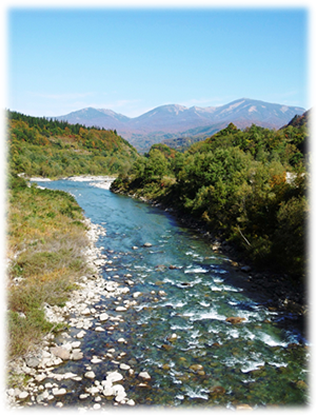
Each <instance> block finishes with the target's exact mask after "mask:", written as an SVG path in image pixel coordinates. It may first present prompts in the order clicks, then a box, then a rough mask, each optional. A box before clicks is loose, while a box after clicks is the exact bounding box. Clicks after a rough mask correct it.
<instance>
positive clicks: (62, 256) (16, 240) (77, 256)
mask: <svg viewBox="0 0 316 415" xmlns="http://www.w3.org/2000/svg"><path fill="white" fill-rule="evenodd" d="M8 187H9V189H8V193H7V209H8V217H7V235H8V236H7V256H8V261H9V265H8V272H7V286H8V287H7V308H8V311H7V313H8V320H7V321H8V345H7V346H8V348H7V354H8V358H9V359H11V358H14V357H17V356H21V355H24V354H26V353H27V352H28V351H30V350H31V349H32V348H33V347H34V346H36V344H37V343H38V342H40V341H41V339H42V338H43V335H44V334H45V333H48V332H49V331H56V330H58V329H59V327H58V326H54V325H53V324H51V323H49V322H47V321H46V320H45V313H44V309H43V305H44V303H48V304H50V305H62V304H64V303H65V301H66V300H67V298H68V295H69V292H70V291H71V290H72V289H73V288H74V287H76V285H75V282H76V279H77V278H78V277H79V276H80V275H83V274H84V272H85V271H86V267H87V265H86V263H85V260H84V255H83V251H84V249H85V248H86V246H87V245H88V238H87V236H86V227H85V225H84V223H83V219H84V217H83V214H82V210H81V208H80V207H79V206H78V204H77V202H76V201H75V199H74V198H73V197H72V196H71V195H69V194H67V193H65V192H61V191H51V190H47V189H45V190H43V189H38V188H37V187H36V186H34V185H33V186H31V187H28V186H27V183H26V181H24V180H23V179H21V178H19V177H18V176H16V175H11V176H10V178H9V186H8Z"/></svg>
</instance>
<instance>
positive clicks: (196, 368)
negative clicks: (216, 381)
mask: <svg viewBox="0 0 316 415" xmlns="http://www.w3.org/2000/svg"><path fill="white" fill-rule="evenodd" d="M189 369H190V370H192V371H193V372H199V371H201V370H203V366H202V365H199V364H195V365H191V366H190V367H189Z"/></svg>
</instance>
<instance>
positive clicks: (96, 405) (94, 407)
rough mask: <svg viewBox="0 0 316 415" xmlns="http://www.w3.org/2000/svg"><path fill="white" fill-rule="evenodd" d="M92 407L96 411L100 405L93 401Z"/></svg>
mask: <svg viewBox="0 0 316 415" xmlns="http://www.w3.org/2000/svg"><path fill="white" fill-rule="evenodd" d="M93 409H95V410H96V411H98V410H99V409H101V405H100V404H99V403H95V404H94V405H93Z"/></svg>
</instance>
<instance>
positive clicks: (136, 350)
mask: <svg viewBox="0 0 316 415" xmlns="http://www.w3.org/2000/svg"><path fill="white" fill-rule="evenodd" d="M41 185H42V183H41ZM45 187H48V188H52V189H59V190H65V191H68V192H70V193H71V194H73V195H74V196H75V197H76V199H77V201H78V203H79V204H80V206H81V207H82V208H83V209H84V211H85V215H86V216H87V217H88V218H90V219H91V220H92V222H93V223H97V224H100V225H102V226H104V228H105V229H106V232H107V234H106V236H102V237H101V238H100V239H99V241H98V243H97V244H98V246H99V247H100V246H102V247H103V248H102V249H103V252H104V253H105V254H106V255H107V257H108V259H109V260H111V261H112V264H111V265H109V264H107V265H105V267H104V269H103V275H104V278H106V279H108V278H112V277H114V276H117V275H118V276H119V279H116V281H118V282H119V283H121V284H122V285H124V284H126V280H127V279H128V280H132V281H133V283H134V285H133V286H132V287H130V298H129V297H126V296H125V297H124V299H125V298H128V299H131V300H133V293H135V292H141V293H142V295H140V296H139V297H138V298H137V300H136V301H137V304H136V305H135V306H134V307H130V308H129V309H128V310H127V311H125V312H124V313H117V314H120V315H121V316H122V317H123V319H124V323H123V322H120V323H119V324H118V325H117V327H116V329H115V330H112V331H109V330H106V331H105V332H102V333H99V332H98V333H97V332H95V331H91V332H90V333H89V335H87V336H85V338H84V340H83V351H84V354H85V359H83V360H82V361H80V362H69V363H67V364H65V365H64V367H62V368H61V369H60V370H69V369H71V370H72V371H76V370H77V372H78V371H79V370H81V371H83V370H84V366H85V365H87V364H88V363H89V360H87V359H89V357H90V358H91V356H92V355H97V356H98V355H99V356H103V355H104V354H105V353H106V352H107V351H108V350H109V349H111V348H115V350H116V352H115V353H116V355H119V354H120V353H123V355H124V353H126V355H124V360H120V362H122V361H124V362H126V363H127V364H129V365H131V366H132V367H133V369H134V370H135V373H139V372H140V371H143V370H146V371H148V373H150V375H151V376H152V379H151V381H150V382H149V384H150V388H141V387H139V381H137V379H136V378H133V377H132V376H131V377H129V376H126V380H125V382H124V387H125V389H126V391H127V393H128V396H129V397H131V398H133V399H134V400H135V401H136V403H138V404H146V405H165V406H171V407H173V406H178V405H186V406H189V405H192V406H193V405H194V406H196V405H208V406H225V407H228V408H229V407H235V406H236V405H239V404H248V405H251V406H266V405H267V406H268V405H275V404H276V405H295V406H296V405H302V404H306V399H307V398H306V395H307V391H306V382H307V379H306V377H307V369H308V368H307V366H306V365H307V363H306V359H307V355H308V349H307V347H306V345H304V339H303V338H302V336H301V334H300V332H299V330H298V329H297V326H296V324H295V319H294V318H293V316H291V315H289V316H287V317H289V318H288V321H290V322H291V321H293V323H289V325H288V326H287V327H286V329H285V328H284V327H280V326H279V325H278V323H277V322H278V320H279V319H280V317H284V315H280V314H279V313H278V312H277V311H274V310H271V309H269V307H268V305H269V303H268V301H266V300H265V299H262V301H258V297H257V298H254V297H253V296H251V294H249V293H248V294H247V293H246V291H245V289H244V288H242V287H243V286H244V284H240V282H241V281H242V280H245V279H246V278H247V276H246V275H245V274H243V275H242V276H241V275H239V274H238V273H237V272H236V270H235V269H234V268H233V267H232V266H231V265H230V262H229V259H228V258H226V257H225V256H223V255H220V254H216V253H214V252H213V251H212V250H211V248H210V246H209V245H208V244H207V242H206V241H205V240H203V238H202V237H201V236H200V235H199V234H197V233H196V232H194V231H192V230H189V229H186V228H184V227H181V226H179V224H178V223H177V221H176V220H175V219H174V218H173V217H172V216H171V215H170V214H168V213H167V212H164V211H161V210H159V209H157V208H153V207H151V206H149V205H147V204H144V203H141V202H138V201H135V200H133V199H131V198H127V197H124V196H118V195H115V194H112V193H111V192H110V191H109V190H104V189H100V188H96V187H94V186H91V183H89V182H72V181H68V180H60V181H56V182H47V183H45ZM145 242H150V243H151V244H152V247H149V248H145V247H143V246H142V245H143V244H144V243H145ZM134 246H137V247H138V249H132V247H134ZM170 266H172V267H171V269H170V268H169V267H170ZM126 274H130V275H131V276H128V277H126ZM102 301H106V302H107V303H106V304H105V305H106V307H107V309H108V310H109V311H110V312H112V315H115V307H116V306H117V304H115V302H114V301H113V300H109V299H103V300H102ZM102 301H101V303H102ZM110 301H112V303H111V302H110ZM120 304H121V303H120ZM232 316H234V317H236V316H237V317H242V318H244V319H245V320H244V321H243V322H242V323H240V324H231V323H229V322H227V321H226V318H228V317H232ZM122 336H123V337H124V339H125V340H126V341H127V344H119V343H117V340H118V339H119V338H120V337H122ZM76 365H77V367H75V366H76ZM78 366H80V367H78ZM117 367H118V366H117V363H113V362H112V361H110V360H104V361H102V363H99V364H98V365H97V367H94V368H93V369H94V370H95V372H96V374H97V377H96V379H98V377H100V380H102V379H103V378H104V374H105V373H106V372H107V371H109V370H115V369H117ZM73 387H76V388H78V394H79V393H80V390H79V389H80V388H84V382H83V384H82V385H79V386H78V385H77V386H73ZM73 396H75V395H73ZM71 399H72V400H71ZM73 399H74V398H69V401H68V402H66V403H68V404H74V403H75V402H74V401H73Z"/></svg>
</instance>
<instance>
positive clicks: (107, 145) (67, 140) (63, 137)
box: [7, 111, 138, 178]
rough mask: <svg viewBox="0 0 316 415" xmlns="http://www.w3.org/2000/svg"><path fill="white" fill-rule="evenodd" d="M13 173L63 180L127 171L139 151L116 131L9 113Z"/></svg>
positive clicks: (10, 165) (10, 166)
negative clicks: (77, 176) (65, 177)
mask: <svg viewBox="0 0 316 415" xmlns="http://www.w3.org/2000/svg"><path fill="white" fill-rule="evenodd" d="M7 116H8V151H9V168H10V171H11V172H15V173H25V174H26V175H27V176H44V177H50V178H53V177H63V176H71V175H79V174H115V173H118V172H121V171H124V170H125V171H127V170H128V169H129V167H130V165H131V163H132V162H133V161H134V160H135V159H136V158H137V157H138V154H137V151H136V150H135V149H134V147H132V146H131V145H130V144H129V143H128V142H127V141H126V140H124V139H123V138H122V137H120V136H118V135H117V133H116V131H115V130H114V131H112V130H104V129H100V128H95V127H84V126H82V125H80V124H76V125H71V124H68V123H67V122H65V121H56V120H48V119H46V118H38V117H31V116H26V115H23V114H20V113H17V112H11V111H8V113H7Z"/></svg>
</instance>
